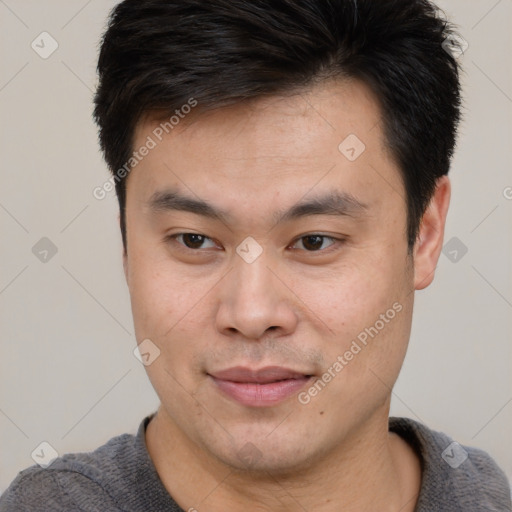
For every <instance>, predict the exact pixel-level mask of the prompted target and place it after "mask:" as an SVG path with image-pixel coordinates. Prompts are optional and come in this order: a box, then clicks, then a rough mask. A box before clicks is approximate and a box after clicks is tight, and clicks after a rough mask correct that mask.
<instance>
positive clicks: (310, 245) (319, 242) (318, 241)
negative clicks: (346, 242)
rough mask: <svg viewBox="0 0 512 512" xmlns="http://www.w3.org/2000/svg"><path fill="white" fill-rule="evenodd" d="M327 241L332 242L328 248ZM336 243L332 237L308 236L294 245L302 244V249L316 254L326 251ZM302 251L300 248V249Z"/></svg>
mask: <svg viewBox="0 0 512 512" xmlns="http://www.w3.org/2000/svg"><path fill="white" fill-rule="evenodd" d="M325 241H330V243H329V244H328V245H327V246H326V245H325ZM334 242H335V239H334V238H332V237H330V236H325V235H306V236H302V237H300V238H299V239H297V241H296V242H295V243H294V244H293V245H294V246H295V245H297V244H298V243H301V244H302V248H303V249H305V250H306V251H310V252H314V251H319V250H322V249H326V248H327V247H330V246H331V245H333V244H334ZM299 249H300V247H299Z"/></svg>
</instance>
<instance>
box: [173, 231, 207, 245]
mask: <svg viewBox="0 0 512 512" xmlns="http://www.w3.org/2000/svg"><path fill="white" fill-rule="evenodd" d="M172 238H175V239H176V240H177V241H178V243H180V244H181V245H184V246H185V247H187V248H188V249H205V248H208V247H210V248H211V247H215V244H214V243H213V241H212V240H211V239H210V238H208V237H207V236H204V235H199V234H197V233H180V234H178V235H174V236H173V237H172ZM206 241H210V245H209V246H207V247H205V246H204V244H205V242H206Z"/></svg>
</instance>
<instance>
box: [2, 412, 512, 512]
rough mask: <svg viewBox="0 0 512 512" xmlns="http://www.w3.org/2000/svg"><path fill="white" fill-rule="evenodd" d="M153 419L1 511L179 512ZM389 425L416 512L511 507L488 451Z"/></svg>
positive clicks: (59, 465) (30, 480)
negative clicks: (152, 450)
mask: <svg viewBox="0 0 512 512" xmlns="http://www.w3.org/2000/svg"><path fill="white" fill-rule="evenodd" d="M150 419H151V416H148V417H147V418H145V419H144V420H143V421H142V423H141V424H140V427H139V430H138V432H137V435H135V436H134V435H131V434H123V435H121V436H118V437H115V438H113V439H111V440H110V441H109V442H108V443H107V444H105V445H103V446H101V447H100V448H98V449H97V450H95V451H94V452H91V453H78V454H68V455H64V456H63V457H61V458H58V459H56V460H55V461H54V462H53V463H52V464H51V465H50V466H49V467H48V468H46V469H42V468H40V467H39V466H33V467H31V468H28V469H26V470H24V471H21V472H20V473H19V474H18V476H17V477H16V479H15V480H14V481H13V482H12V484H11V485H10V487H9V488H8V489H7V490H6V491H5V493H4V494H3V495H2V496H1V498H0V512H14V511H17V512H18V511H23V512H36V511H38V512H39V511H45V512H49V511H52V512H73V511H87V512H96V511H101V512H105V511H108V512H114V511H115V512H117V511H123V512H139V511H140V512H164V511H165V512H183V510H182V509H181V508H180V507H179V506H178V505H177V504H176V503H175V501H174V500H173V499H172V497H171V496H170V495H169V493H168V492H167V491H166V489H165V487H164V486H163V484H162V482H161V480H160V478H159V476H158V474H157V472H156V470H155V467H154V465H153V462H152V461H151V458H150V456H149V453H148V451H147V448H146V441H145V435H144V434H145V430H146V426H147V424H148V423H149V420H150ZM389 425H390V430H391V431H393V432H395V433H397V434H398V435H400V436H401V437H402V438H403V439H405V440H406V441H407V442H408V443H409V444H410V445H411V446H412V447H413V448H414V449H415V450H416V452H417V453H418V455H419V456H420V459H421V461H422V471H423V476H422V484H421V491H420V496H419V499H418V505H417V508H416V512H452V511H453V512H455V511H457V512H504V511H509V512H510V511H511V510H512V505H511V502H510V488H509V485H508V482H507V479H506V477H505V475H504V473H503V472H502V471H501V469H499V468H498V466H497V465H496V463H495V462H494V461H493V460H492V459H491V458H490V457H489V455H487V454H486V453H485V452H483V451H481V450H478V449H475V448H468V447H462V446H460V445H457V444H453V445H452V442H453V441H452V439H450V438H449V437H448V436H446V435H445V434H442V433H439V432H434V431H432V430H430V429H428V428H427V427H425V426H424V425H422V424H420V423H418V422H415V421H413V420H410V419H406V418H390V420H389ZM466 455H467V457H466ZM193 506H194V504H193V503H191V504H190V507H193Z"/></svg>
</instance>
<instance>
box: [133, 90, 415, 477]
mask: <svg viewBox="0 0 512 512" xmlns="http://www.w3.org/2000/svg"><path fill="white" fill-rule="evenodd" d="M198 108H199V106H198ZM158 124H159V123H158V122H156V121H149V120H147V121H144V122H141V123H140V124H139V126H138V127H137V130H136V133H135V141H134V147H140V146H142V145H143V144H144V143H145V142H146V141H147V137H148V136H151V137H152V138H153V139H155V141H156V142H157V144H156V146H155V147H154V148H153V149H151V150H150V151H149V153H148V154H147V156H145V157H144V158H143V159H142V161H141V162H140V163H139V164H138V165H137V166H136V167H135V168H134V169H133V170H132V172H131V174H130V175H129V178H128V182H127V203H126V208H127V209H126V221H127V247H128V250H127V254H126V255H125V261H124V264H125V272H126V277H127V282H128V286H129V291H130V295H131V301H132V309H133V316H134V323H135V331H136V337H137V342H138V343H140V342H142V341H143V340H146V339H149V340H151V343H152V344H151V345H150V346H151V347H153V348H152V350H155V351H156V348H155V347H157V348H158V350H159V351H160V354H159V356H158V357H157V358H156V359H155V360H154V361H153V362H152V363H151V364H150V365H149V366H147V367H146V368H147V371H148V375H149V378H150V380H151V382H152V385H153V386H154V388H155V390H156V392H157V393H158V395H159V398H160V400H161V404H162V405H161V410H160V413H159V414H160V415H161V417H162V418H164V421H165V422H166V426H167V427H168V428H169V429H170V430H172V431H174V432H175V433H176V435H181V436H183V438H184V439H187V442H190V443H192V444H194V445H196V446H198V447H199V448H200V450H202V451H203V452H204V453H205V454H207V455H208V456H211V457H213V458H215V459H216V460H217V461H219V460H220V461H222V462H224V463H226V464H228V465H230V466H231V467H235V468H243V467H246V466H247V464H251V465H252V468H253V469H265V470H267V469H272V470H274V471H278V470H282V471H287V470H291V469H293V470H296V469H297V468H299V467H300V466H301V465H304V464H306V463H308V464H310V463H311V462H312V461H314V460H321V459H322V457H324V456H326V454H328V453H332V451H333V450H338V449H340V447H343V446H344V444H346V443H347V442H348V441H349V440H350V439H351V437H353V436H354V435H355V434H356V433H357V432H359V431H360V430H361V429H364V428H366V427H367V425H370V424H371V423H372V422H382V421H387V414H388V405H389V397H390V388H391V387H392V385H393V384H394V382H395V380H396V378H397V376H398V372H399V369H400V367H401V364H402V362H403V358H404V355H405V351H406V346H407V342H408V339H409V333H410V324H411V312H412V302H413V294H412V293H411V292H412V290H413V289H414V286H415V272H414V268H413V263H414V255H413V256H410V255H408V250H407V249H408V248H407V242H406V220H407V216H406V206H405V199H404V198H405V192H404V187H403V185H402V182H401V178H400V173H399V171H398V168H397V166H396V164H395V163H394V162H393V161H392V159H391V158H390V155H389V154H388V152H387V151H386V149H385V147H384V138H383V132H382V126H381V123H380V112H379V108H378V105H377V103H376V101H375V99H374V97H373V96H372V94H371V93H370V91H369V90H368V89H367V88H366V87H365V86H364V85H363V84H361V83H358V82H350V83H349V82H345V83H339V82H337V83H328V84H327V83H326V84H323V85H322V86H315V87H314V88H312V89H310V90H308V91H304V92H303V93H301V94H297V95H292V96H288V97H272V98H265V99H258V100H257V101H253V102H252V103H249V104H244V105H237V106H234V107H229V108H223V109H220V110H217V111H212V112H209V113H203V114H201V115H197V116H195V117H194V118H193V119H192V118H191V119H190V120H187V119H184V120H183V121H181V122H180V124H179V125H177V126H176V127H175V128H174V129H173V130H172V131H169V133H168V134H166V133H165V132H164V134H163V137H161V138H162V140H161V141H158V140H157V139H156V137H155V136H154V135H152V134H154V130H155V128H157V127H158ZM160 132H161V130H160ZM363 145H364V146H363ZM416 279H417V276H416ZM146 343H147V342H146ZM304 440H307V442H305V441H304Z"/></svg>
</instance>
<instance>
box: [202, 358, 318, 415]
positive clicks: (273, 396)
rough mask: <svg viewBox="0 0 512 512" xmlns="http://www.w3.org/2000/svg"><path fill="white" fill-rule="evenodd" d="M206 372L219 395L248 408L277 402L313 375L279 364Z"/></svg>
mask: <svg viewBox="0 0 512 512" xmlns="http://www.w3.org/2000/svg"><path fill="white" fill-rule="evenodd" d="M208 375H209V376H210V377H211V379H212V380H213V382H214V384H215V385H216V387H217V389H218V390H219V391H220V392H221V393H222V394H224V395H227V396H228V397H229V398H231V399H232V400H235V401H236V402H238V403H240V404H242V405H246V406H250V407H268V406H271V405H276V404H278V403H280V402H282V401H284V400H286V399H287V398H289V397H290V396H292V395H295V394H297V393H298V392H299V391H300V390H301V389H302V388H303V387H304V386H306V384H307V383H308V382H309V381H310V380H311V379H312V378H313V376H312V375H311V374H305V373H300V372H296V371H294V370H291V369H289V368H284V367H280V366H268V367H265V368H261V369H259V370H252V369H250V368H244V367H240V366H237V367H233V368H229V369H227V370H222V371H219V372H214V373H211V374H208Z"/></svg>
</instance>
